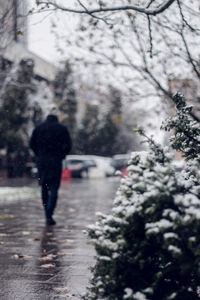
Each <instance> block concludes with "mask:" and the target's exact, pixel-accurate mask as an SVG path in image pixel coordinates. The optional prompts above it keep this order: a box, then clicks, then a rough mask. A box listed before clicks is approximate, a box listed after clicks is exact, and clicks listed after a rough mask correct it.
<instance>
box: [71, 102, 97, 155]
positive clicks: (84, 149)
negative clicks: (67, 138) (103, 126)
mask: <svg viewBox="0 0 200 300" xmlns="http://www.w3.org/2000/svg"><path fill="white" fill-rule="evenodd" d="M99 124H100V121H99V108H98V106H97V105H91V104H87V105H86V109H85V114H84V117H83V119H82V122H81V125H80V127H79V130H78V132H77V139H76V152H77V153H79V154H93V155H95V154H97V153H98V151H99V149H98V147H99V145H98V133H99Z"/></svg>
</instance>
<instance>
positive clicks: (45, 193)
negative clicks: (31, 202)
mask: <svg viewBox="0 0 200 300" xmlns="http://www.w3.org/2000/svg"><path fill="white" fill-rule="evenodd" d="M41 192H42V202H43V206H44V210H45V216H46V218H47V219H50V218H51V217H52V216H53V212H54V209H55V207H56V202H57V198H58V187H56V186H54V185H48V184H46V183H45V184H42V186H41Z"/></svg>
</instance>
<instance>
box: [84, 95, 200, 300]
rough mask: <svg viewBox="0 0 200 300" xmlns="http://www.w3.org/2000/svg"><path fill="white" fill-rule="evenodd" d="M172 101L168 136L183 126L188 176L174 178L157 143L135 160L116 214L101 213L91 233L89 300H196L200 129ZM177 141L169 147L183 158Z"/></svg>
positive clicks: (167, 153) (199, 258)
mask: <svg viewBox="0 0 200 300" xmlns="http://www.w3.org/2000/svg"><path fill="white" fill-rule="evenodd" d="M177 97H178V99H179V101H178V102H177V101H176V100H177ZM174 99H175V103H176V106H177V111H178V114H177V116H175V117H174V119H171V120H170V121H169V122H168V125H165V128H168V126H170V127H171V128H172V127H173V128H174V127H175V128H177V126H178V124H179V125H180V126H181V120H186V121H185V123H184V122H183V123H182V125H183V128H182V130H181V129H180V130H179V133H180V132H181V134H178V137H180V135H181V139H182V140H184V141H185V143H186V145H187V151H186V152H185V153H186V154H187V159H188V160H189V167H188V170H187V171H182V172H179V174H177V172H176V169H175V167H174V166H173V163H172V160H173V155H172V154H171V153H170V151H169V150H168V149H162V147H161V146H159V145H157V144H155V143H154V142H153V140H152V139H149V146H150V151H149V154H148V156H147V157H146V158H145V159H141V158H140V157H139V156H134V155H133V156H132V157H131V160H130V162H129V167H128V175H127V177H126V178H123V179H122V180H121V185H120V187H119V189H118V191H117V194H116V197H115V200H114V207H113V210H112V214H111V215H104V214H101V213H99V214H98V221H97V222H96V224H94V225H90V226H88V235H89V237H90V240H91V243H92V244H93V245H94V247H95V249H96V264H95V266H94V267H93V268H92V280H91V285H90V287H89V288H88V293H87V295H86V298H87V299H92V300H95V299H96V300H97V299H99V300H100V299H107V300H123V299H135V300H147V299H148V300H158V299H162V300H165V299H175V300H186V299H194V300H195V299H199V297H198V293H197V289H198V286H199V275H200V264H199V261H200V235H199V232H200V201H199V195H200V193H199V190H200V187H199V185H198V184H197V182H199V180H198V179H199V175H198V168H199V167H198V159H196V160H195V163H194V159H193V158H198V146H197V147H195V148H194V149H192V148H193V147H194V144H193V143H192V141H193V135H192V134H193V132H194V131H193V130H194V128H195V130H196V131H197V132H198V130H200V129H199V127H198V126H197V124H194V123H193V122H192V121H191V120H189V117H188V113H189V109H186V105H185V103H184V100H183V98H182V97H181V96H175V98H174ZM172 124H173V126H172ZM185 128H187V130H185ZM177 132H178V131H177ZM141 134H143V135H144V133H143V132H142V131H141ZM176 141H177V134H176V132H175V136H174V138H173V139H172V140H171V143H172V146H174V145H176V147H175V148H176V149H179V148H180V150H182V144H180V143H177V144H176ZM178 145H179V146H178ZM190 147H191V149H189V148H190ZM191 170H192V171H191Z"/></svg>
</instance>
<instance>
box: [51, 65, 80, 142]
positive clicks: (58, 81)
mask: <svg viewBox="0 0 200 300" xmlns="http://www.w3.org/2000/svg"><path fill="white" fill-rule="evenodd" d="M54 95H55V100H56V102H57V104H58V109H59V113H60V118H61V120H62V123H63V124H64V125H66V126H67V127H68V128H69V131H70V134H71V136H72V138H73V139H74V135H75V131H76V112H77V102H76V93H75V89H74V86H73V76H72V69H71V66H70V65H69V64H66V65H65V67H64V68H63V69H62V70H60V71H59V72H58V73H57V75H56V78H55V80H54Z"/></svg>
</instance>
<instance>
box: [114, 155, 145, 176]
mask: <svg viewBox="0 0 200 300" xmlns="http://www.w3.org/2000/svg"><path fill="white" fill-rule="evenodd" d="M147 154H148V152H147V151H132V152H131V153H128V154H117V155H114V156H113V158H112V163H111V164H112V166H113V167H114V168H115V171H120V172H121V174H122V176H126V175H127V166H128V162H129V160H130V159H131V157H133V156H137V155H139V156H140V157H141V159H144V158H146V157H147ZM115 173H116V172H115Z"/></svg>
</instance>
